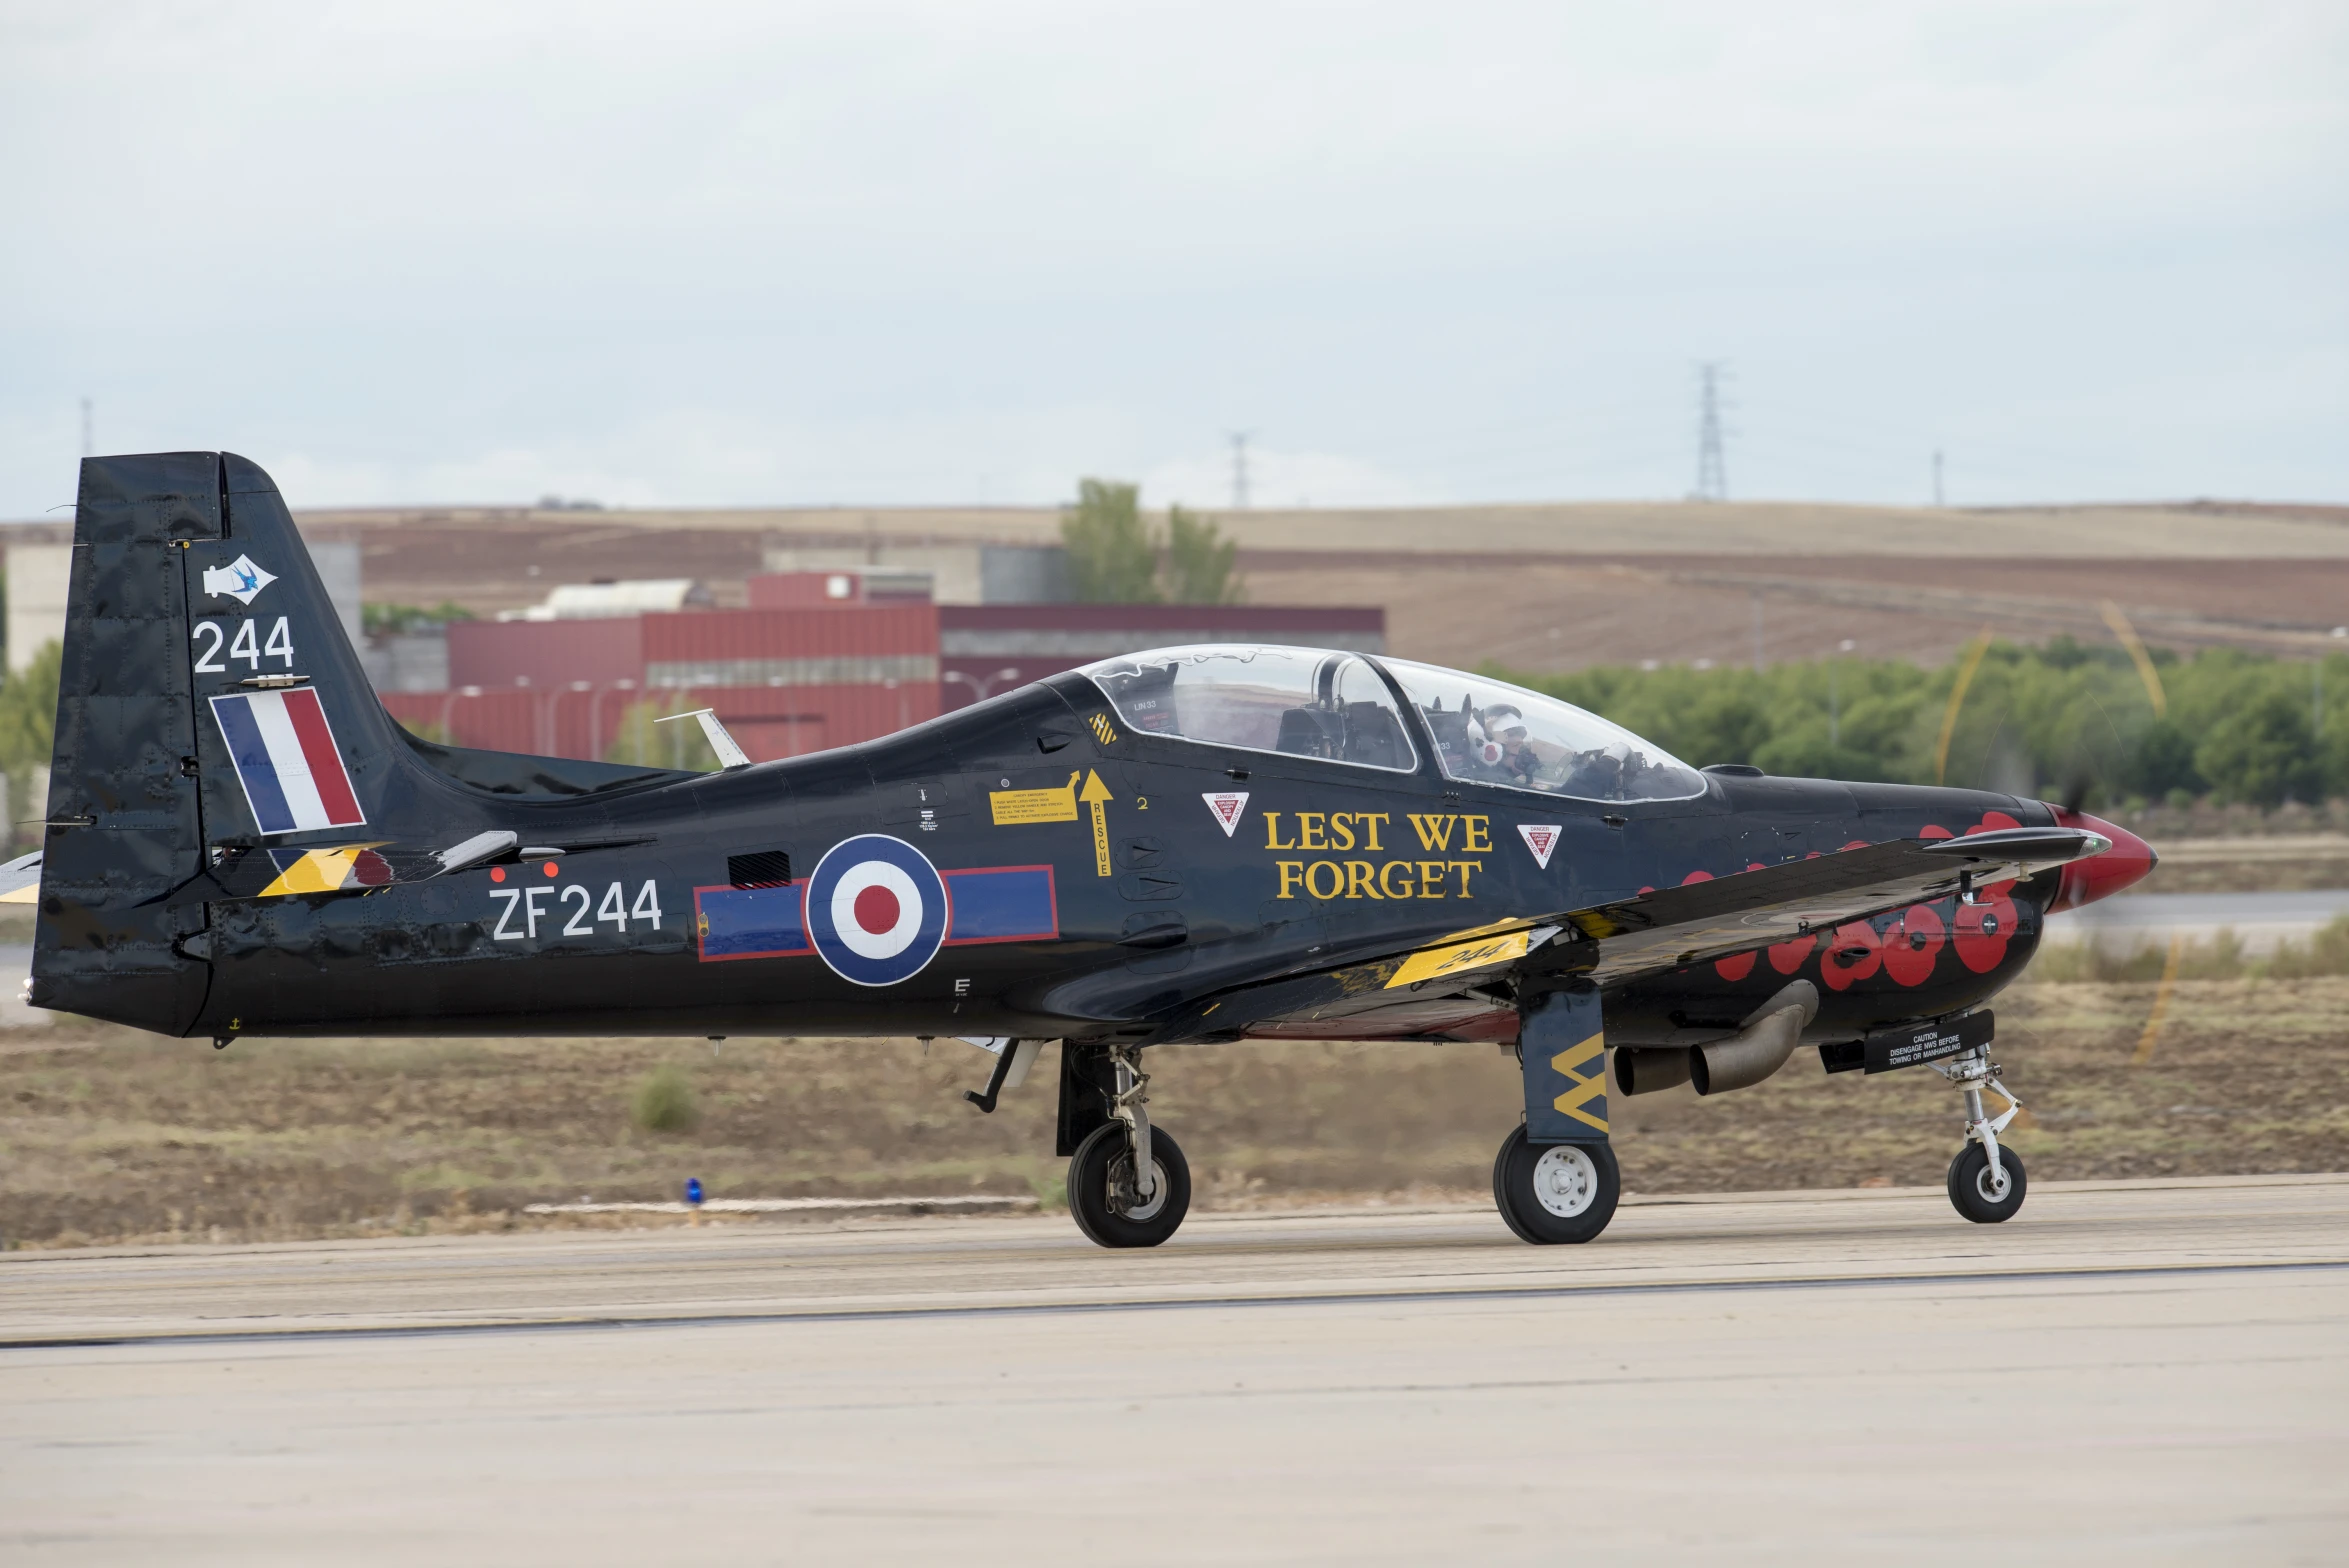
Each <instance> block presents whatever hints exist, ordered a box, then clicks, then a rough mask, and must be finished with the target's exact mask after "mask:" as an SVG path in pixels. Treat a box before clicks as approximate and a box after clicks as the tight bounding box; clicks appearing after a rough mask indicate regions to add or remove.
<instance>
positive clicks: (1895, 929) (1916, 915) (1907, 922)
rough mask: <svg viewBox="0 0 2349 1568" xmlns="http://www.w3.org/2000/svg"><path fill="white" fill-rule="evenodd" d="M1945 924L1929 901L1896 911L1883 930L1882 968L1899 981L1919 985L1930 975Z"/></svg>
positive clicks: (1943, 935) (1944, 935)
mask: <svg viewBox="0 0 2349 1568" xmlns="http://www.w3.org/2000/svg"><path fill="white" fill-rule="evenodd" d="M1947 939H1948V927H1946V926H1944V925H1943V924H1942V923H1941V916H1940V915H1939V914H1938V913H1937V912H1935V910H1934V908H1933V906H1932V905H1930V904H1914V905H1911V906H1910V907H1909V908H1907V909H1904V910H1902V911H1901V912H1900V917H1899V918H1898V919H1896V920H1894V921H1893V922H1892V929H1890V930H1889V931H1886V932H1885V933H1884V972H1885V973H1886V974H1888V975H1890V976H1892V978H1893V980H1894V981H1895V982H1896V983H1898V984H1900V985H1923V984H1924V983H1925V982H1926V981H1928V980H1930V979H1932V978H1933V965H1934V962H1935V960H1937V959H1939V958H1940V957H1941V944H1942V943H1943V942H1944V941H1946V940H1947Z"/></svg>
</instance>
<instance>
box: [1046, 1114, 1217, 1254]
mask: <svg viewBox="0 0 2349 1568" xmlns="http://www.w3.org/2000/svg"><path fill="white" fill-rule="evenodd" d="M1150 1163H1151V1165H1152V1166H1153V1167H1154V1168H1155V1169H1156V1172H1157V1176H1158V1186H1159V1189H1160V1190H1159V1192H1158V1193H1156V1194H1154V1195H1153V1196H1152V1199H1151V1201H1150V1202H1149V1203H1147V1204H1143V1205H1140V1206H1139V1207H1136V1206H1133V1205H1128V1206H1126V1207H1123V1208H1121V1207H1120V1206H1119V1203H1118V1199H1117V1197H1116V1193H1117V1191H1118V1189H1120V1188H1123V1189H1125V1190H1127V1191H1129V1192H1130V1191H1131V1190H1132V1187H1133V1181H1132V1175H1133V1166H1134V1157H1133V1154H1132V1152H1131V1150H1129V1149H1128V1147H1127V1144H1126V1124H1125V1123H1123V1122H1109V1123H1107V1124H1105V1125H1103V1126H1100V1127H1096V1128H1094V1129H1093V1132H1092V1134H1091V1136H1089V1137H1087V1138H1086V1139H1085V1141H1084V1142H1083V1143H1080V1144H1078V1145H1077V1152H1076V1153H1075V1154H1073V1155H1071V1156H1070V1157H1069V1162H1068V1211H1069V1214H1070V1215H1071V1216H1072V1217H1073V1218H1074V1219H1075V1220H1076V1222H1077V1229H1079V1230H1081V1231H1083V1232H1084V1233H1085V1236H1086V1238H1087V1239H1088V1240H1090V1241H1093V1242H1095V1243H1097V1244H1099V1245H1101V1246H1104V1247H1155V1246H1157V1245H1158V1244H1159V1243H1160V1242H1162V1241H1164V1240H1166V1238H1167V1237H1169V1236H1171V1235H1173V1234H1174V1233H1175V1231H1176V1230H1177V1229H1178V1228H1179V1227H1180V1226H1181V1225H1182V1223H1183V1216H1184V1215H1186V1214H1188V1213H1190V1212H1191V1165H1190V1162H1189V1161H1188V1160H1185V1159H1184V1158H1183V1147H1182V1145H1181V1144H1179V1143H1177V1142H1175V1141H1174V1139H1173V1138H1172V1137H1170V1136H1169V1135H1168V1134H1167V1132H1166V1129H1164V1128H1163V1127H1155V1126H1154V1127H1152V1128H1151V1129H1150Z"/></svg>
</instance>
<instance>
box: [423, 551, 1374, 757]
mask: <svg viewBox="0 0 2349 1568" xmlns="http://www.w3.org/2000/svg"><path fill="white" fill-rule="evenodd" d="M906 575H908V574H897V573H892V574H887V575H886V576H884V574H880V573H872V574H866V573H823V572H795V573H774V574H769V575H768V576H765V577H754V578H752V579H751V580H750V584H749V587H750V599H751V604H752V606H753V607H752V608H750V609H745V610H687V611H681V612H676V613H659V614H645V615H613V616H599V617H587V618H580V619H572V620H535V621H533V620H512V621H458V622H454V623H452V624H451V625H450V626H449V628H448V659H449V677H448V678H449V686H448V689H447V690H445V691H423V692H385V693H383V694H382V696H383V702H384V706H385V707H386V708H388V709H389V710H390V711H391V713H392V716H393V717H395V718H397V719H398V720H400V722H401V723H403V724H405V725H407V726H408V727H409V728H410V729H413V730H417V731H419V732H421V733H425V734H431V735H438V736H443V737H446V738H447V739H448V740H450V741H451V742H453V743H455V744H457V745H460V746H477V747H483V748H486V749H490V750H496V751H519V752H530V753H535V754H538V755H541V756H570V757H604V756H611V757H614V759H615V760H620V761H644V762H647V763H653V764H659V763H663V762H666V761H667V760H669V759H668V756H667V755H666V754H665V752H666V745H665V743H664V741H663V740H661V739H655V740H654V741H652V743H651V744H650V746H649V747H646V745H645V730H644V727H643V726H641V725H639V726H636V727H634V728H629V727H628V726H627V725H626V720H627V716H628V713H629V710H630V709H631V708H632V707H635V706H637V705H640V704H644V703H652V704H654V705H655V707H656V711H658V712H661V713H683V712H688V711H691V710H692V709H695V708H704V707H706V708H714V709H716V710H717V715H718V718H719V720H720V721H721V722H723V723H724V724H725V726H726V728H727V729H728V730H729V731H730V732H731V733H732V734H733V736H734V738H735V739H736V740H737V741H739V742H740V743H741V745H742V749H743V750H744V751H746V752H748V753H749V754H750V756H751V757H752V758H753V759H754V760H756V761H760V762H767V761H772V760H774V759H776V758H779V757H795V756H801V755H804V754H805V753H807V752H811V751H822V750H824V749H826V748H827V747H831V746H844V745H850V744H853V743H854V742H857V741H862V740H871V739H873V738H875V737H877V736H881V735H887V734H890V733H892V732H894V731H897V730H901V729H904V728H905V727H906V726H908V725H911V724H918V723H920V722H921V721H922V720H924V719H928V718H933V717H935V716H936V715H937V714H939V713H940V712H941V711H944V710H945V709H949V708H958V707H962V706H964V705H965V704H967V703H970V702H974V701H977V700H978V699H979V698H981V697H985V696H992V695H993V694H995V693H996V692H999V691H1008V690H1010V689H1011V688H1012V687H1014V686H1019V685H1024V684H1026V683H1027V682H1029V681H1034V680H1040V679H1042V678H1043V677H1045V676H1047V675H1052V674H1056V673H1058V672H1059V671H1062V670H1069V669H1075V668H1076V667H1078V666H1079V665H1083V664H1089V663H1091V662H1092V661H1094V660H1095V659H1102V658H1107V657H1110V656H1112V655H1114V654H1120V653H1134V652H1138V651H1140V650H1142V649H1144V648H1154V647H1164V646H1167V645H1170V644H1175V643H1191V642H1278V643H1295V644H1302V645H1305V646H1308V647H1330V648H1351V649H1357V650H1360V651H1363V652H1371V653H1375V652H1381V651H1383V650H1384V648H1385V646H1386V612H1385V611H1384V610H1381V609H1376V608H1368V609H1357V608H1323V607H1301V606H1285V605H1186V604H985V605H974V604H957V605H938V604H931V603H929V602H928V601H927V598H926V596H925V592H926V591H925V590H921V589H919V588H918V587H917V585H915V584H913V583H909V582H906V581H903V580H902V579H903V578H904V577H905V576H906ZM666 734H667V728H666V727H664V729H663V730H662V732H661V735H662V736H663V737H665V736H666ZM624 735H625V736H626V737H627V740H628V744H627V747H626V751H625V753H620V752H616V751H615V747H616V746H618V745H619V743H620V742H621V740H622V737H623V736H624ZM639 748H644V749H648V750H649V752H650V753H651V754H648V755H645V756H643V757H641V758H639V757H635V756H633V755H632V754H626V753H632V752H633V751H634V750H636V749H639Z"/></svg>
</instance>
